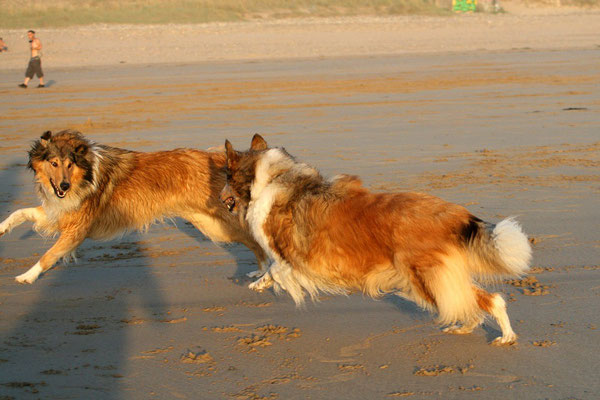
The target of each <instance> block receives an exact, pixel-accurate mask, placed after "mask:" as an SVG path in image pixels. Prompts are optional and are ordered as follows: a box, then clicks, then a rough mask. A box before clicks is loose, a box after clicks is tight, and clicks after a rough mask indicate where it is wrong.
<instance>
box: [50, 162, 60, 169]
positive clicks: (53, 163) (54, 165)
mask: <svg viewBox="0 0 600 400" xmlns="http://www.w3.org/2000/svg"><path fill="white" fill-rule="evenodd" d="M50 165H52V166H53V167H54V168H56V167H58V164H57V163H56V162H55V161H52V162H51V163H50Z"/></svg>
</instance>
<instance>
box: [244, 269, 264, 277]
mask: <svg viewBox="0 0 600 400" xmlns="http://www.w3.org/2000/svg"><path fill="white" fill-rule="evenodd" d="M264 274H265V271H261V270H258V271H251V272H248V273H247V274H246V276H247V277H248V278H253V279H254V278H260V277H262V276H263V275H264Z"/></svg>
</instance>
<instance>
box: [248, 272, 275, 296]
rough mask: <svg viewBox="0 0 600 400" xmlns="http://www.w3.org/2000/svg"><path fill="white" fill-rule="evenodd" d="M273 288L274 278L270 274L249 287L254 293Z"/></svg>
mask: <svg viewBox="0 0 600 400" xmlns="http://www.w3.org/2000/svg"><path fill="white" fill-rule="evenodd" d="M271 286H273V278H271V275H269V274H268V273H266V274H264V275H263V276H262V278H260V279H259V280H257V281H255V282H252V283H251V284H250V285H248V287H249V288H250V289H252V290H254V291H257V292H262V291H263V290H265V289H268V288H270V287H271Z"/></svg>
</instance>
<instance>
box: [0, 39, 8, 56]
mask: <svg viewBox="0 0 600 400" xmlns="http://www.w3.org/2000/svg"><path fill="white" fill-rule="evenodd" d="M3 51H8V47H6V43H4V40H2V38H1V37H0V53H2V52H3Z"/></svg>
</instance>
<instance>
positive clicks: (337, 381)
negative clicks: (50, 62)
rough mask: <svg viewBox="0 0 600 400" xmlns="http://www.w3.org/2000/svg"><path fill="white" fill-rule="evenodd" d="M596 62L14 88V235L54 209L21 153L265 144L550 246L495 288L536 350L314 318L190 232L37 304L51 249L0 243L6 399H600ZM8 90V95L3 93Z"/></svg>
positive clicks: (9, 184)
mask: <svg viewBox="0 0 600 400" xmlns="http://www.w3.org/2000/svg"><path fill="white" fill-rule="evenodd" d="M597 66H598V53H597V50H594V49H593V48H591V47H589V48H583V49H582V48H577V46H575V47H573V48H560V49H553V50H541V49H520V50H511V49H510V48H509V49H506V50H495V51H477V49H476V48H473V49H464V50H462V51H456V52H435V51H434V52H430V53H427V54H395V55H394V54H392V55H387V56H382V55H369V56H352V57H343V56H341V55H340V56H339V57H324V58H316V59H306V58H293V59H277V60H251V59H250V58H249V59H247V60H246V61H235V60H231V61H213V62H205V63H200V62H196V63H174V64H166V65H165V64H142V65H134V66H132V65H128V64H127V63H126V64H119V65H115V66H112V65H105V66H86V67H81V68H75V67H68V66H64V67H61V68H56V69H49V70H48V72H47V76H48V79H49V81H50V86H49V87H48V88H46V89H45V90H43V91H42V90H36V89H33V88H31V89H28V90H19V89H18V88H15V87H14V85H13V82H18V81H19V80H20V76H21V71H20V70H11V69H9V70H6V71H5V72H3V78H2V84H1V85H0V93H1V96H0V127H1V129H0V137H1V139H2V141H1V142H0V156H1V157H0V182H1V183H2V185H1V190H0V216H1V217H2V218H4V217H5V216H7V215H8V214H9V213H10V212H11V211H12V210H15V209H17V208H19V207H23V206H31V205H35V204H37V200H36V198H35V195H34V192H33V185H32V175H31V173H30V172H29V171H27V170H26V168H25V164H26V162H27V159H26V150H27V149H28V146H29V144H30V143H31V141H32V140H34V139H35V138H36V137H38V136H39V135H40V134H41V133H42V132H43V131H45V130H48V129H50V130H60V129H64V128H76V129H79V130H81V131H83V132H84V133H85V134H87V135H88V136H89V137H91V138H92V139H94V140H96V141H98V142H102V143H106V144H111V145H116V146H121V147H126V148H130V149H136V150H142V151H148V150H157V149H166V148H174V147H199V148H208V147H211V146H215V145H220V144H222V143H223V141H224V140H225V138H228V139H229V140H231V141H232V142H233V144H234V145H235V146H236V147H240V148H244V147H247V146H248V144H249V141H250V138H251V135H252V134H253V133H255V132H260V133H261V134H262V135H263V136H264V137H265V138H266V139H267V141H269V143H270V144H272V145H274V146H285V147H286V149H287V150H288V151H289V152H290V153H291V154H293V155H295V156H297V157H298V158H299V159H301V160H302V161H305V162H308V163H310V164H312V165H315V166H317V167H318V168H320V169H321V171H322V172H323V173H324V174H326V175H334V174H337V173H342V172H343V173H352V174H357V175H360V176H361V177H362V178H363V180H364V182H365V184H366V185H367V186H369V187H370V188H372V189H373V190H378V191H384V190H385V191H391V190H415V191H423V192H428V193H432V194H435V195H438V196H441V197H443V198H445V199H447V200H451V201H454V202H457V203H459V204H463V205H465V206H466V207H467V208H469V209H470V210H471V211H472V212H473V213H475V214H476V215H478V216H479V217H481V218H484V219H486V220H490V221H493V222H495V221H498V220H499V219H501V218H504V217H507V216H510V215H516V216H518V219H519V220H520V221H521V222H522V224H523V226H524V228H525V230H526V231H527V232H528V233H529V234H530V235H531V237H532V238H533V242H534V261H533V267H534V268H533V270H532V273H531V274H530V275H529V277H528V278H527V279H523V280H514V281H511V282H507V283H505V284H502V285H498V286H497V287H496V288H495V290H497V291H500V292H502V293H503V294H504V295H505V297H506V299H507V301H508V313H509V316H510V317H511V321H512V323H513V327H514V329H515V331H516V332H517V333H518V334H519V343H518V344H517V345H515V346H511V347H505V348H497V347H493V346H490V345H489V344H488V343H489V342H490V341H491V340H492V339H493V338H495V337H496V336H498V335H499V330H498V327H497V326H496V325H495V323H493V322H490V321H487V322H486V323H485V324H484V325H483V327H482V328H480V329H477V330H476V331H475V332H474V333H473V334H471V335H466V336H453V335H447V334H444V333H442V332H441V331H440V329H439V327H438V326H436V325H435V323H434V320H433V317H432V316H431V315H430V314H428V313H426V312H423V311H421V310H420V309H418V308H417V307H416V306H414V305H413V304H411V303H408V302H405V301H403V300H401V299H399V298H396V297H394V296H388V297H384V298H383V299H381V300H379V301H374V300H371V299H368V298H364V297H363V296H361V295H359V294H354V295H350V296H348V297H326V296H324V297H323V298H322V299H321V301H320V302H319V303H318V304H314V305H313V304H308V305H307V307H306V309H305V310H297V309H295V307H294V305H293V302H292V300H291V299H290V298H289V297H287V296H281V297H278V296H275V295H274V294H273V293H272V292H265V293H262V294H259V293H254V292H252V291H250V290H249V289H247V284H248V283H249V280H248V279H247V278H245V274H246V273H247V272H249V271H252V270H254V269H255V264H254V260H253V256H252V253H251V252H249V251H248V250H247V249H245V248H243V247H242V246H238V245H233V246H224V247H219V246H217V245H215V244H213V243H211V242H209V241H207V240H205V239H204V238H203V237H202V236H201V235H200V234H199V233H197V232H196V231H195V230H194V229H193V228H192V227H191V226H190V225H188V224H186V223H185V221H181V220H176V221H174V222H172V223H169V224H166V225H156V226H153V227H152V228H151V229H150V231H149V232H148V233H145V234H132V235H127V236H125V237H124V238H122V239H120V240H115V241H111V242H93V241H87V242H85V243H84V244H83V245H82V246H81V247H80V250H79V261H78V262H77V263H75V264H73V263H71V264H68V265H63V264H60V265H58V266H57V267H55V268H54V269H53V270H51V271H50V272H49V273H48V274H47V275H45V276H43V277H42V278H41V280H39V281H38V282H36V283H35V284H34V285H28V286H21V285H17V284H16V283H15V282H14V280H13V279H14V276H16V275H18V274H20V273H22V272H24V271H25V270H26V269H27V268H29V267H30V266H31V265H33V264H34V263H35V262H36V261H37V259H38V258H39V256H40V255H41V254H43V252H44V251H45V250H46V249H47V248H49V246H50V245H51V243H52V242H53V241H52V239H43V238H40V237H39V236H37V235H36V234H35V233H34V232H32V231H31V230H30V229H29V226H22V227H21V228H18V229H16V230H15V231H13V232H12V233H11V234H10V235H9V236H5V237H2V238H1V239H0V265H1V266H2V268H1V269H0V338H1V340H0V396H5V398H16V399H29V398H31V399H36V398H53V399H71V398H102V399H148V398H183V399H185V398H189V399H198V398H202V399H215V398H231V399H263V398H265V399H307V398H311V399H330V398H348V399H366V398H368V399H388V398H401V397H408V398H414V399H452V398H460V399H463V398H470V397H477V398H483V399H497V398H536V399H539V398H550V399H560V398H576V399H593V398H595V397H596V396H597V393H598V392H599V391H600V384H599V383H598V380H597V370H598V367H599V363H598V357H597V354H596V353H597V349H598V347H599V345H600V340H599V333H598V332H599V331H598V326H599V325H600V318H599V316H598V305H599V299H600V297H599V295H600V275H599V268H600V265H599V263H598V260H599V259H600V237H599V235H598V221H600V211H599V209H600V208H599V207H598V197H599V194H600V168H599V167H600V151H599V150H600V137H599V136H598V132H599V131H600V130H599V127H600V122H599V120H598V109H599V107H600V95H599V93H600V71H599V70H598V68H597ZM7 82H9V83H10V84H8V83H7Z"/></svg>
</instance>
